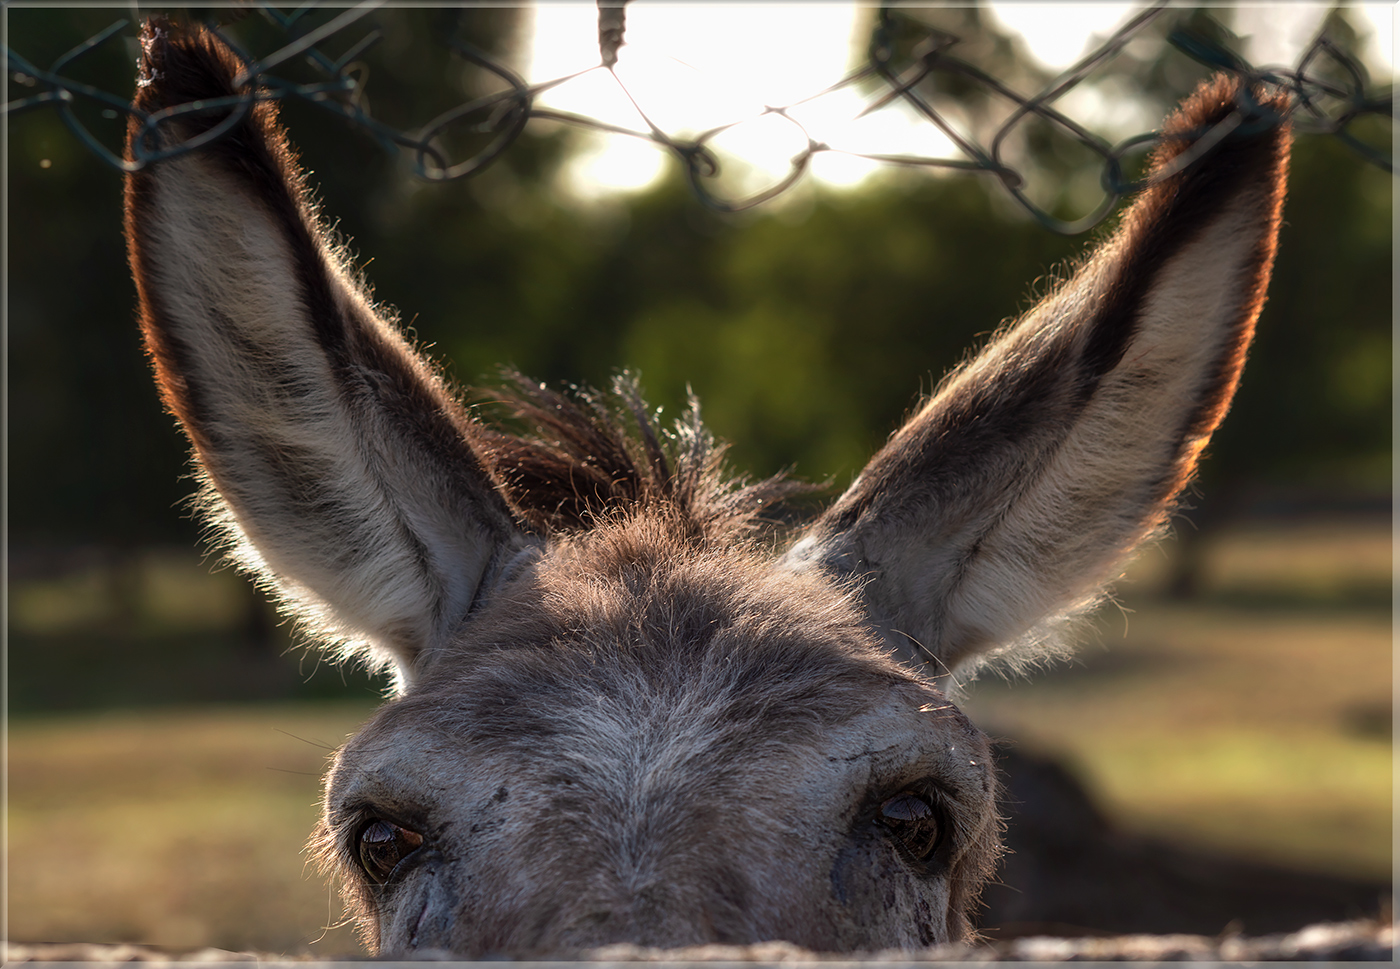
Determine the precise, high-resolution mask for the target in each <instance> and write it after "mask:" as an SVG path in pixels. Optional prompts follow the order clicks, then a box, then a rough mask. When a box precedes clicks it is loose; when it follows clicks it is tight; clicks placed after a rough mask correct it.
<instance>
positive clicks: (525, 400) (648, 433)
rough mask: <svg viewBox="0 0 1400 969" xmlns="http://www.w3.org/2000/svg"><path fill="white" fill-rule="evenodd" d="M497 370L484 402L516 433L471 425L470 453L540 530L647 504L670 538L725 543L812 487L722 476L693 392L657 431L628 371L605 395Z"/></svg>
mask: <svg viewBox="0 0 1400 969" xmlns="http://www.w3.org/2000/svg"><path fill="white" fill-rule="evenodd" d="M505 377H506V379H505V382H504V384H503V385H502V386H501V388H500V389H499V394H498V396H496V397H495V398H493V399H491V400H489V401H488V402H486V405H485V406H486V408H487V409H488V410H491V411H496V412H498V413H500V414H501V415H504V416H505V417H506V418H507V419H508V420H509V421H510V422H512V423H518V424H522V425H524V427H525V428H526V430H525V431H524V432H523V433H519V434H515V433H510V432H508V431H506V430H503V429H502V428H501V427H500V426H492V425H482V426H481V427H480V428H479V430H478V433H479V440H478V444H479V446H480V452H479V453H480V454H481V457H482V459H483V464H485V465H486V467H487V469H488V471H489V472H490V473H491V475H492V476H493V478H494V479H495V480H496V481H497V484H498V487H499V488H500V489H501V491H502V493H503V494H504V496H505V498H506V502H507V504H508V505H509V506H510V509H511V511H512V512H513V513H514V514H515V516H516V517H517V518H518V519H519V520H520V521H521V523H522V524H524V525H526V526H527V527H529V528H531V529H533V530H534V531H536V532H538V533H540V534H542V535H545V536H556V535H565V534H569V533H572V532H578V531H584V530H587V529H591V528H595V527H597V526H598V525H600V524H603V523H605V522H607V521H609V520H611V519H613V518H615V517H616V516H618V515H626V514H628V513H637V512H642V511H651V512H657V513H662V514H663V515H664V517H665V518H666V519H668V520H669V521H671V522H672V523H673V525H674V526H675V527H677V528H679V530H680V531H681V533H682V534H686V535H689V536H690V537H692V538H695V539H700V540H704V541H711V542H721V543H729V542H734V541H739V540H741V539H743V538H744V537H745V536H746V535H749V534H751V533H754V532H756V531H771V530H772V527H773V526H776V525H777V524H779V522H780V519H779V517H778V513H779V511H780V510H781V508H782V506H783V503H784V502H785V501H787V500H788V499H790V498H792V497H794V496H797V495H801V494H808V493H811V492H813V491H816V490H819V489H820V487H821V486H820V485H814V484H810V483H807V482H803V481H798V480H795V479H793V478H790V477H788V475H787V474H786V473H782V472H780V473H778V474H775V475H773V476H772V477H769V478H765V479H763V480H761V481H750V480H749V479H748V478H746V477H745V476H743V475H732V474H730V473H729V472H728V470H727V469H726V468H725V466H724V452H725V450H726V448H727V445H725V444H722V443H719V442H716V440H715V438H714V435H713V434H711V432H710V430H709V429H708V428H707V427H705V425H704V423H703V422H702V421H701V419H700V403H699V401H698V400H697V399H696V397H695V395H694V394H690V395H689V400H688V404H687V407H686V409H685V411H684V412H683V413H682V414H681V416H679V417H678V418H677V419H676V420H675V421H674V422H673V424H672V425H671V427H670V428H665V427H662V426H660V424H659V421H658V417H659V412H656V413H653V412H652V410H651V409H650V408H649V407H648V405H647V403H646V401H645V400H644V399H643V398H642V396H641V392H640V389H639V387H638V383H637V380H636V378H635V376H633V375H632V374H629V373H625V372H624V373H621V374H619V375H618V376H617V377H616V378H615V379H614V380H613V386H612V393H611V395H604V394H603V393H601V392H599V391H597V390H594V389H592V388H588V387H574V388H572V393H570V394H564V393H560V392H558V391H555V390H551V389H549V388H548V387H546V386H545V385H544V384H541V383H538V382H536V381H533V380H531V379H530V378H528V377H526V376H524V375H522V374H519V373H514V372H508V373H507V374H506V375H505ZM609 398H611V399H609Z"/></svg>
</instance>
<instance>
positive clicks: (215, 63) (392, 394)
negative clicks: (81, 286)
mask: <svg viewBox="0 0 1400 969" xmlns="http://www.w3.org/2000/svg"><path fill="white" fill-rule="evenodd" d="M242 67H243V65H242V64H241V63H240V62H239V60H238V58H237V57H236V56H235V55H234V54H233V53H232V52H231V51H230V50H229V49H228V48H227V47H226V46H225V45H224V44H222V43H221V42H220V41H219V40H218V39H217V38H216V37H215V36H214V35H212V34H211V33H209V32H207V31H205V30H202V29H196V30H183V31H182V30H178V29H175V28H172V27H171V26H170V25H169V24H167V23H165V22H163V21H151V22H148V23H147V24H146V26H145V28H144V30H143V34H142V58H141V73H140V78H139V81H138V85H137V96H136V100H135V107H136V109H138V111H140V112H145V113H147V114H152V113H155V112H158V111H161V110H162V109H165V108H170V107H173V106H175V105H180V104H185V103H187V102H192V101H197V100H203V99H213V98H228V97H230V96H235V95H239V94H243V95H246V96H247V100H246V101H245V102H244V104H243V105H241V106H239V107H238V108H236V109H233V110H236V111H244V112H245V114H244V116H243V117H242V119H241V120H239V121H237V122H236V123H235V124H234V126H233V128H232V130H231V131H229V133H228V134H227V135H225V136H224V137H222V138H219V139H217V140H215V141H213V143H212V144H210V145H208V146H207V147H204V148H202V149H199V150H196V151H193V152H190V153H187V154H183V155H179V156H177V157H174V158H171V159H169V160H166V161H162V162H160V163H158V164H155V165H152V166H149V167H147V168H146V169H144V170H143V171H141V172H139V173H137V174H135V175H132V176H130V177H129V178H128V180H127V185H126V235H127V246H128V254H129V257H130V261H131V267H132V273H133V275H134V276H135V280H136V288H137V292H138V295H139V297H140V313H141V324H142V329H143V331H144V334H145V339H146V346H147V349H148V351H149V352H150V355H151V358H152V361H153V363H154V366H155V371H156V378H157V381H158V383H159V385H160V390H161V394H162V397H163V398H164V401H165V404H166V406H167V407H168V408H169V409H170V410H171V411H172V412H173V413H174V414H175V416H176V417H178V418H179V420H180V423H181V424H182V425H183V426H184V430H185V432H186V434H188V436H189V438H190V441H191V442H192V444H193V445H194V451H195V456H196V459H197V461H198V464H199V466H200V468H201V471H202V478H203V480H204V485H205V488H204V493H203V496H202V497H203V498H204V499H205V510H206V512H207V513H208V514H209V515H210V517H211V519H212V520H213V521H214V522H215V524H216V525H217V526H218V527H219V528H220V529H221V530H222V532H223V535H224V537H225V538H226V539H227V540H228V542H229V544H230V545H231V546H232V548H233V551H234V555H235V557H236V558H237V559H238V560H239V561H240V563H241V564H242V565H244V566H245V567H247V568H248V569H250V570H252V571H253V572H254V573H255V574H256V575H257V576H258V577H259V578H260V580H261V581H262V582H263V583H264V584H265V585H267V586H268V587H270V588H271V589H273V590H274V591H275V592H277V593H278V594H280V595H281V597H282V598H283V601H284V604H285V605H287V606H288V607H289V608H290V611H291V612H292V613H293V614H294V615H295V616H296V617H297V618H299V619H300V620H302V621H303V622H304V623H306V624H307V625H308V626H309V628H310V630H311V632H313V633H314V634H316V635H318V636H320V637H322V638H323V639H324V641H325V642H326V643H327V644H334V645H337V646H339V647H340V648H341V650H342V653H343V654H345V655H351V656H357V657H358V658H360V659H362V660H365V661H367V662H369V663H370V665H372V666H384V665H388V664H389V663H392V664H394V665H395V666H396V667H397V672H398V674H399V681H400V685H401V686H403V685H405V684H406V683H407V682H408V681H409V680H410V678H411V674H412V670H413V667H414V664H415V661H416V660H417V659H418V658H419V657H420V656H421V654H422V653H423V652H424V651H425V650H427V649H430V648H432V647H433V646H434V645H435V644H437V643H440V642H442V641H443V639H444V638H445V637H447V636H448V635H450V633H451V632H452V630H453V628H454V627H455V626H456V625H457V624H458V623H459V622H460V621H461V620H462V618H463V617H464V616H465V615H466V613H467V611H468V610H469V609H470V608H471V606H472V603H473V601H474V600H475V599H476V598H477V596H478V594H479V593H480V592H481V591H482V589H483V588H484V587H485V586H486V585H488V584H489V582H490V581H491V579H492V576H493V574H494V573H495V572H496V571H497V570H499V568H500V567H501V563H502V562H504V561H505V560H506V559H507V557H508V556H509V555H511V554H512V553H513V551H514V550H515V549H517V548H519V547H521V546H522V545H524V544H525V543H526V541H527V539H526V537H525V536H524V535H523V534H522V533H521V532H520V531H519V530H518V529H517V527H516V525H515V522H514V520H513V518H512V516H511V514H510V512H509V510H508V508H507V506H506V503H505V501H504V500H503V499H502V497H501V495H500V494H499V492H498V491H497V489H496V487H495V485H494V484H493V482H492V480H491V477H490V474H489V473H488V471H487V469H486V466H485V465H484V464H483V462H482V460H481V458H480V456H479V449H478V447H477V446H476V444H475V439H476V437H477V435H478V434H479V433H480V431H479V429H478V428H477V426H476V425H475V424H474V423H473V422H472V421H471V420H470V419H469V418H468V416H467V415H466V413H465V412H464V411H463V409H462V407H461V406H460V405H459V403H458V402H457V401H456V400H455V399H454V398H453V397H452V396H451V395H450V394H449V393H448V391H447V390H446V388H445V387H444V385H443V382H442V380H441V379H440V378H439V377H438V375H437V374H436V373H435V372H434V371H433V369H432V368H431V367H430V366H429V365H428V364H427V363H426V362H425V361H424V360H423V359H422V358H421V357H420V356H418V355H417V354H416V353H415V352H414V351H413V350H412V349H411V348H410V347H409V346H408V344H407V343H406V342H405V341H404V338H403V337H402V335H401V334H400V333H399V331H398V330H397V329H396V327H395V326H394V325H393V323H392V321H390V320H387V319H385V318H384V317H383V316H381V315H380V314H379V313H378V312H377V311H376V308H375V307H374V306H373V305H372V304H371V302H370V299H369V296H368V294H367V292H366V290H365V289H364V287H363V286H362V284H361V283H360V282H359V281H358V280H357V279H356V277H355V275H354V273H353V271H352V270H351V268H350V267H349V266H348V264H347V262H346V259H345V257H344V255H343V253H341V252H339V251H338V250H337V249H336V248H335V247H333V246H332V245H331V244H330V243H329V241H328V238H327V233H326V230H325V229H324V227H323V226H322V224H321V222H320V220H319V218H318V214H317V211H316V209H315V206H314V205H313V204H312V202H311V201H310V197H309V194H308V192H307V189H306V187H305V183H304V178H303V175H302V173H301V171H300V170H299V168H298V166H297V163H296V160H295V156H294V155H293V153H292V151H291V149H290V148H289V147H288V145H287V140H286V136H285V134H284V133H283V131H282V130H281V128H280V127H278V125H277V122H276V110H275V108H274V106H273V104H272V102H270V101H259V100H256V99H255V98H254V97H253V95H254V93H255V92H253V91H252V90H249V89H246V88H245V89H242V90H240V89H237V88H235V86H234V81H235V79H236V78H237V75H238V73H239V71H240V70H241V69H242ZM226 103H227V102H226ZM229 114H230V109H229V108H221V109H217V110H213V111H208V112H205V113H176V114H173V115H171V116H168V117H167V119H166V120H165V121H163V122H162V123H161V124H160V125H159V126H158V127H157V128H156V129H155V130H154V132H151V131H143V127H142V123H141V122H140V121H139V120H137V119H138V118H140V117H141V116H140V115H135V114H134V115H133V120H132V122H131V123H130V128H129V132H128V157H131V152H132V147H131V146H132V145H134V144H135V141H136V139H140V138H144V139H146V142H145V146H146V147H148V148H150V147H156V148H159V147H162V146H169V145H172V144H176V143H179V142H183V141H185V140H187V139H190V138H194V137H198V136H199V135H200V134H201V133H203V132H206V131H208V130H209V129H211V128H213V127H214V126H215V125H217V124H220V123H223V122H224V121H225V119H226V118H228V117H229Z"/></svg>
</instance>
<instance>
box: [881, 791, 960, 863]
mask: <svg viewBox="0 0 1400 969" xmlns="http://www.w3.org/2000/svg"><path fill="white" fill-rule="evenodd" d="M875 823H876V824H878V825H879V826H880V827H881V828H883V829H884V830H885V833H886V834H888V835H889V836H890V837H891V838H893V839H894V840H896V841H898V842H899V843H900V844H901V845H903V846H904V848H905V849H906V850H907V851H908V852H909V853H910V854H911V855H913V856H914V857H915V858H917V859H919V860H920V861H927V860H928V859H929V858H931V857H933V853H934V852H935V851H937V850H938V846H939V845H941V844H942V843H943V819H942V817H941V816H940V815H939V811H938V809H937V808H936V807H934V806H933V805H932V804H930V803H929V801H928V799H927V798H924V797H921V796H920V795H918V794H914V793H912V792H910V791H904V792H903V793H900V794H896V795H895V796H894V797H891V798H888V799H886V800H885V801H884V802H883V803H882V804H881V805H880V810H879V812H878V813H877V814H876V816H875Z"/></svg>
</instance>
